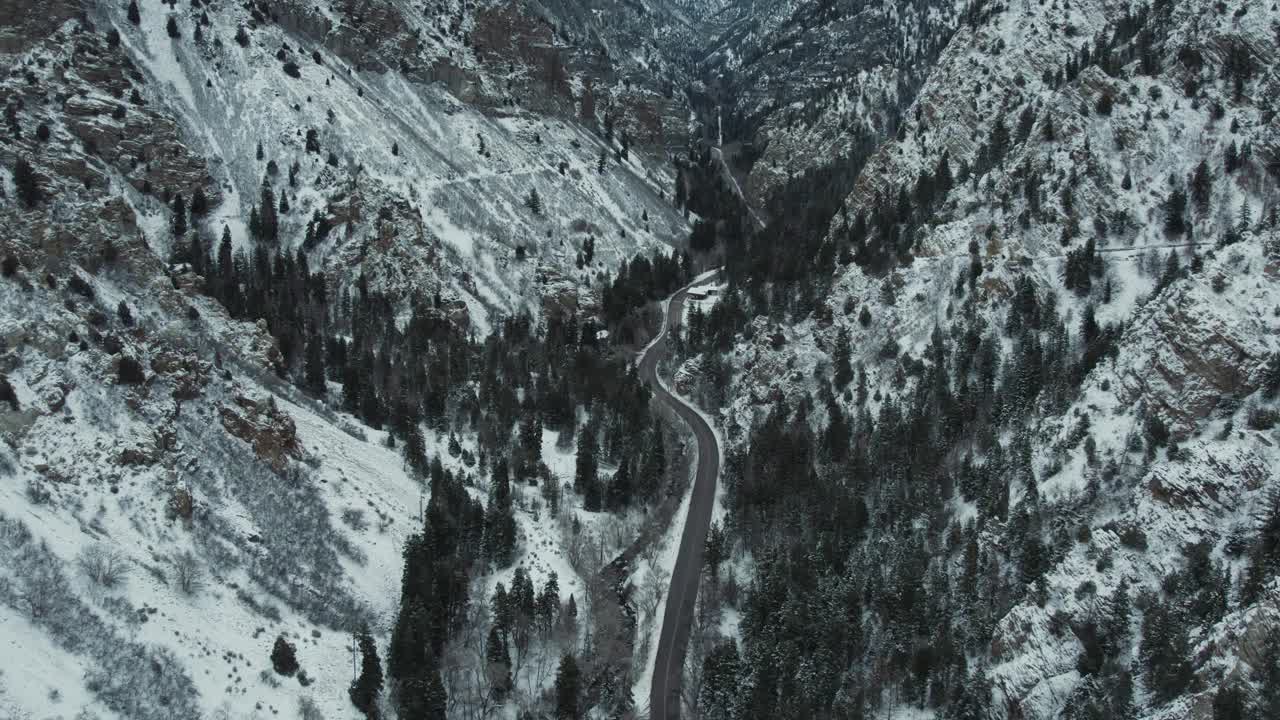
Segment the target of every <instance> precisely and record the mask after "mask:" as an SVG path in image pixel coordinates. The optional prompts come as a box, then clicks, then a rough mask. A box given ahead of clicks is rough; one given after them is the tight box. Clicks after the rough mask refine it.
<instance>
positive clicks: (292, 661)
mask: <svg viewBox="0 0 1280 720" xmlns="http://www.w3.org/2000/svg"><path fill="white" fill-rule="evenodd" d="M271 667H273V668H275V671H276V672H277V673H279V674H281V675H292V674H294V673H296V672H298V658H297V655H296V653H295V651H294V647H293V643H291V642H289V641H288V640H285V639H284V635H278V636H276V643H275V645H274V646H272V648H271Z"/></svg>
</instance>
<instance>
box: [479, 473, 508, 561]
mask: <svg viewBox="0 0 1280 720" xmlns="http://www.w3.org/2000/svg"><path fill="white" fill-rule="evenodd" d="M484 525H485V550H486V554H487V557H488V558H489V561H490V562H493V563H495V564H496V565H498V566H499V567H506V566H507V565H510V564H511V555H512V553H514V552H515V545H516V521H515V516H514V515H513V514H512V511H511V478H510V476H509V475H508V468H507V461H506V460H503V459H499V460H497V461H495V462H494V464H493V471H492V473H491V476H490V479H489V504H488V507H487V508H486V509H485V521H484Z"/></svg>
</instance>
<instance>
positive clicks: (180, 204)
mask: <svg viewBox="0 0 1280 720" xmlns="http://www.w3.org/2000/svg"><path fill="white" fill-rule="evenodd" d="M171 227H172V229H173V236H174V237H176V238H180V237H182V236H183V235H186V234H187V203H186V201H184V200H183V199H182V193H175V194H174V196H173V218H172V221H171Z"/></svg>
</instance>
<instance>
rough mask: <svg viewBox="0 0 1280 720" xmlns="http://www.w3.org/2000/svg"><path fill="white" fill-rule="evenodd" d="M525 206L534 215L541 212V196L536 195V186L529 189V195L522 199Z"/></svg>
mask: <svg viewBox="0 0 1280 720" xmlns="http://www.w3.org/2000/svg"><path fill="white" fill-rule="evenodd" d="M524 204H525V207H527V208H529V211H530V212H532V213H533V214H534V215H541V214H542V198H541V197H540V196H539V195H538V188H533V189H531V190H530V191H529V196H528V197H526V198H525V199H524Z"/></svg>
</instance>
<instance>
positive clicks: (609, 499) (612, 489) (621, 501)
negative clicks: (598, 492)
mask: <svg viewBox="0 0 1280 720" xmlns="http://www.w3.org/2000/svg"><path fill="white" fill-rule="evenodd" d="M631 484H632V483H631V463H630V462H629V461H628V460H627V459H626V458H623V460H622V462H620V463H618V470H617V472H615V473H614V474H613V479H612V480H610V481H609V488H608V490H607V492H606V497H605V507H606V509H608V510H609V512H618V511H619V510H623V509H625V508H626V507H627V506H628V505H630V504H631V494H632V487H631Z"/></svg>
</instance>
